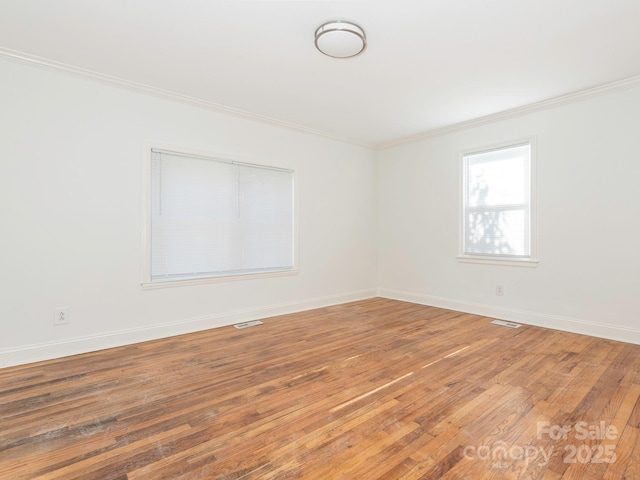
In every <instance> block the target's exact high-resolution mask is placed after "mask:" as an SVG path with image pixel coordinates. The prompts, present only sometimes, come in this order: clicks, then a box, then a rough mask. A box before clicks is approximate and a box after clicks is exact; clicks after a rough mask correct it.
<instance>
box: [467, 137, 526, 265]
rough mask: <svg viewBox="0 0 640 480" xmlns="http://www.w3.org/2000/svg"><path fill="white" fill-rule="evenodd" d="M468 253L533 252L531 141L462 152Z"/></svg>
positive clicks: (520, 254)
mask: <svg viewBox="0 0 640 480" xmlns="http://www.w3.org/2000/svg"><path fill="white" fill-rule="evenodd" d="M463 170H464V183H463V224H462V231H463V235H462V243H463V245H462V250H463V255H470V256H488V257H497V258H513V259H529V258H530V257H531V144H530V143H529V142H527V143H520V144H516V145H507V146H503V147H500V148H495V149H491V150H485V151H480V152H473V153H467V154H465V155H464V156H463Z"/></svg>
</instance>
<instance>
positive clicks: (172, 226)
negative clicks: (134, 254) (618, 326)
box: [149, 149, 296, 283]
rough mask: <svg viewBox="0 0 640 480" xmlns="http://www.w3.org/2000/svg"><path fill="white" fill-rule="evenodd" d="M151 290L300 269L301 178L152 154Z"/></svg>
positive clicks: (225, 163) (228, 163) (258, 167)
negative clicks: (297, 201) (297, 182)
mask: <svg viewBox="0 0 640 480" xmlns="http://www.w3.org/2000/svg"><path fill="white" fill-rule="evenodd" d="M150 196H151V199H150V210H151V212H150V219H149V237H150V238H149V246H150V261H149V270H150V272H149V278H150V281H151V283H162V282H171V281H179V280H196V279H209V278H219V277H229V276H238V275H254V274H267V273H270V274H274V273H278V272H291V271H293V270H294V269H295V267H296V266H295V254H294V238H295V235H294V217H295V215H294V172H293V170H289V169H283V168H274V167H269V166H264V165H254V164H249V163H242V162H237V161H230V160H225V159H222V158H214V157H207V156H200V155H192V154H188V153H182V152H175V151H168V150H159V149H152V150H151V188H150Z"/></svg>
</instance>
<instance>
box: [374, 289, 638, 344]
mask: <svg viewBox="0 0 640 480" xmlns="http://www.w3.org/2000/svg"><path fill="white" fill-rule="evenodd" d="M378 296H379V297H383V298H389V299H393V300H402V301H405V302H411V303H417V304H420V305H429V306H432V307H439V308H446V309H448V310H456V311H458V312H465V313H473V314H475V315H482V316H485V317H491V318H497V319H500V320H507V321H510V322H518V323H524V324H527V325H534V326H537V327H544V328H550V329H553V330H562V331H565V332H571V333H578V334H581V335H589V336H591V337H599V338H607V339H609V340H617V341H620V342H626V343H634V344H638V345H640V330H639V329H634V328H626V327H621V326H615V325H606V324H602V323H594V322H588V321H585V320H579V319H575V318H568V317H561V316H557V315H548V314H543V313H537V312H530V311H526V310H519V309H512V308H505V307H498V306H495V305H485V304H481V303H473V302H467V301H463V300H455V299H450V298H442V297H436V296H432V295H424V294H420V293H410V292H402V291H397V290H390V289H384V288H383V289H379V290H378Z"/></svg>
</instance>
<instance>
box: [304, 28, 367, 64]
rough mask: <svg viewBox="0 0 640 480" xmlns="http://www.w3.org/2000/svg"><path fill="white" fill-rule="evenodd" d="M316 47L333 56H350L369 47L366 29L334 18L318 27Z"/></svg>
mask: <svg viewBox="0 0 640 480" xmlns="http://www.w3.org/2000/svg"><path fill="white" fill-rule="evenodd" d="M315 38H316V40H315V43H316V48H317V49H318V51H320V52H321V53H324V54H325V55H327V56H329V57H333V58H350V57H355V56H356V55H359V54H361V53H362V52H363V51H364V49H365V48H366V47H367V37H366V35H365V33H364V30H363V29H362V28H360V27H359V26H358V25H356V24H355V23H351V22H345V21H343V20H333V21H331V22H327V23H324V24H322V25H320V26H319V27H318V29H317V30H316V34H315Z"/></svg>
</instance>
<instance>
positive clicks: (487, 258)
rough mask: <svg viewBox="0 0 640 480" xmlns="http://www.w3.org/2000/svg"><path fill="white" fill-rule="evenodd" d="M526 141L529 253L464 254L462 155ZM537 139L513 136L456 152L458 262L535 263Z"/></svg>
mask: <svg viewBox="0 0 640 480" xmlns="http://www.w3.org/2000/svg"><path fill="white" fill-rule="evenodd" d="M525 143H528V144H529V146H530V157H529V164H530V172H529V183H530V199H529V206H530V210H529V228H530V240H529V241H530V245H529V248H530V252H529V256H528V257H509V256H508V255H500V256H497V255H496V256H494V255H473V254H465V253H464V220H465V218H464V194H465V180H466V171H465V162H464V157H465V156H467V155H470V154H474V153H482V152H487V151H491V150H499V149H502V148H509V147H515V146H517V145H522V144H525ZM537 150H538V149H537V139H536V137H535V135H531V136H528V137H523V138H516V139H512V140H507V141H503V142H498V143H494V144H490V145H483V146H479V147H474V148H465V149H463V150H461V151H460V154H459V162H458V166H459V175H458V178H459V190H458V254H457V255H456V259H457V261H458V262H460V263H475V264H480V265H497V266H509V267H529V268H535V267H537V266H538V263H539V260H538V213H537V212H538V209H537V164H538V162H537Z"/></svg>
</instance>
